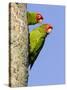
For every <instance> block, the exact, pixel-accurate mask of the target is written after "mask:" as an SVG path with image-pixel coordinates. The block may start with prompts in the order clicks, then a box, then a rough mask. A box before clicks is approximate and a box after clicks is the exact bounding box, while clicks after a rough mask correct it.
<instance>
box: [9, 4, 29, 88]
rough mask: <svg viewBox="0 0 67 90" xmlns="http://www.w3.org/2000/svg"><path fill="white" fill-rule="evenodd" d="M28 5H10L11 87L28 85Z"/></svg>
mask: <svg viewBox="0 0 67 90" xmlns="http://www.w3.org/2000/svg"><path fill="white" fill-rule="evenodd" d="M26 10H27V8H26V4H22V3H10V4H9V86H10V87H22V86H27V83H28V27H27V15H26V12H27V11H26Z"/></svg>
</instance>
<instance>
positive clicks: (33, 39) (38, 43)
mask: <svg viewBox="0 0 67 90" xmlns="http://www.w3.org/2000/svg"><path fill="white" fill-rule="evenodd" d="M52 29H53V27H52V26H51V25H50V24H42V25H41V26H39V27H37V28H35V29H33V30H32V31H31V32H30V37H29V39H30V54H29V55H30V56H29V65H30V69H31V68H32V66H33V64H34V62H35V60H36V59H37V57H38V55H39V53H40V51H41V49H42V47H43V45H44V42H45V39H46V37H47V35H48V34H49V33H50V32H51V31H52Z"/></svg>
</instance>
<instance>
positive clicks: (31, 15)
mask: <svg viewBox="0 0 67 90" xmlns="http://www.w3.org/2000/svg"><path fill="white" fill-rule="evenodd" d="M27 20H28V25H34V24H37V23H41V22H42V21H43V16H42V15H41V14H40V13H39V12H27Z"/></svg>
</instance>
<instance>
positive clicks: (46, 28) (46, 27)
mask: <svg viewBox="0 0 67 90" xmlns="http://www.w3.org/2000/svg"><path fill="white" fill-rule="evenodd" d="M52 29H53V27H52V25H51V24H44V30H45V31H46V33H48V34H49V33H50V32H51V31H52Z"/></svg>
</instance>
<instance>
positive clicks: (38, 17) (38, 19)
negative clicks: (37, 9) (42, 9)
mask: <svg viewBox="0 0 67 90" xmlns="http://www.w3.org/2000/svg"><path fill="white" fill-rule="evenodd" d="M36 19H37V22H42V20H43V17H42V15H41V14H40V13H37V16H36Z"/></svg>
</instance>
